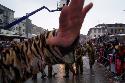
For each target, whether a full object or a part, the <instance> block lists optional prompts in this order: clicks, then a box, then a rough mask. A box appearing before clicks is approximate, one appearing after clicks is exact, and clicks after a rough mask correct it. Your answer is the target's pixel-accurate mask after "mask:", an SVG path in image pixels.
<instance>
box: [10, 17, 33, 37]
mask: <svg viewBox="0 0 125 83" xmlns="http://www.w3.org/2000/svg"><path fill="white" fill-rule="evenodd" d="M17 19H18V18H15V20H17ZM31 30H32V22H31V20H30V19H26V20H23V21H22V22H20V23H19V24H16V25H14V28H12V31H13V32H14V33H15V34H14V35H19V36H22V37H27V38H29V37H30V35H31V34H32V33H31Z"/></svg>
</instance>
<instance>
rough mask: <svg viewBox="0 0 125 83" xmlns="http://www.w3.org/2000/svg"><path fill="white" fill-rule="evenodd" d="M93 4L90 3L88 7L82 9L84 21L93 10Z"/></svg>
mask: <svg viewBox="0 0 125 83" xmlns="http://www.w3.org/2000/svg"><path fill="white" fill-rule="evenodd" d="M92 6H93V3H89V4H88V5H86V6H85V7H84V8H83V9H82V21H83V20H84V18H85V16H86V14H87V12H88V11H89V10H90V9H91V8H92Z"/></svg>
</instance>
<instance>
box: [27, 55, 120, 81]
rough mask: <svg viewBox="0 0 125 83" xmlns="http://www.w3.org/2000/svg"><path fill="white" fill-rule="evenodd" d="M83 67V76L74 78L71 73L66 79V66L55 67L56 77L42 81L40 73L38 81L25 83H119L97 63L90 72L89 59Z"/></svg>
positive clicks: (84, 62)
mask: <svg viewBox="0 0 125 83" xmlns="http://www.w3.org/2000/svg"><path fill="white" fill-rule="evenodd" d="M83 66H84V69H83V71H84V72H83V75H79V76H76V77H73V76H72V73H71V72H70V76H69V78H64V77H63V76H64V75H65V74H64V72H65V68H64V65H63V64H58V65H54V66H53V68H54V70H53V74H54V73H57V74H56V75H55V77H52V78H44V79H41V73H39V74H38V75H37V80H35V81H33V80H32V79H29V80H27V81H26V82H25V83H118V82H113V81H112V80H111V79H110V77H111V76H110V73H109V72H108V71H106V69H105V68H104V66H102V65H100V64H98V63H97V62H96V63H95V64H94V67H93V69H92V70H90V68H89V60H88V57H83ZM45 72H46V73H47V68H46V69H45Z"/></svg>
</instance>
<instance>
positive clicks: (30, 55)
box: [0, 30, 78, 83]
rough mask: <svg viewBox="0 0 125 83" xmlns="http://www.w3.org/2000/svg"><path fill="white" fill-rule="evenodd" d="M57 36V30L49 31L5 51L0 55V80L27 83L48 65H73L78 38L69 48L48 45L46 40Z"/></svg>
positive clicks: (4, 82)
mask: <svg viewBox="0 0 125 83" xmlns="http://www.w3.org/2000/svg"><path fill="white" fill-rule="evenodd" d="M55 35H56V30H53V31H47V32H45V33H44V34H41V35H38V36H36V37H33V38H31V39H28V40H27V41H24V42H21V43H17V44H14V45H12V46H11V47H10V48H8V49H4V50H3V51H2V52H1V53H0V77H1V78H0V80H1V81H2V82H3V83H8V82H9V81H10V80H11V81H12V82H20V81H25V80H27V79H28V78H29V77H31V76H32V75H33V74H36V73H38V72H40V71H43V70H44V68H45V66H46V64H48V63H49V64H60V63H73V62H74V61H75V59H74V54H73V53H74V48H75V46H76V44H77V42H78V38H77V39H76V40H75V41H74V43H73V44H72V45H71V46H70V47H67V48H63V47H59V46H50V45H47V44H46V39H47V38H49V37H51V36H55Z"/></svg>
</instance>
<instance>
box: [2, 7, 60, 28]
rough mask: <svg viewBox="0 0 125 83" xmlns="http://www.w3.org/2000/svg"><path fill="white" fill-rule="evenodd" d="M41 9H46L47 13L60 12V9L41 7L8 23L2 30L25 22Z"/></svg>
mask: <svg viewBox="0 0 125 83" xmlns="http://www.w3.org/2000/svg"><path fill="white" fill-rule="evenodd" d="M42 9H46V10H48V11H49V12H55V11H61V10H60V9H56V10H49V9H48V8H47V7H45V6H43V7H41V8H39V9H37V10H35V11H33V12H31V13H28V14H27V15H25V16H23V17H21V18H19V19H17V20H15V21H13V22H12V23H10V24H8V25H7V26H5V28H4V29H9V28H11V27H12V26H14V25H16V24H18V23H20V22H22V21H23V20H25V19H27V18H28V17H30V16H32V15H33V14H35V13H37V12H39V11H41V10H42Z"/></svg>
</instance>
